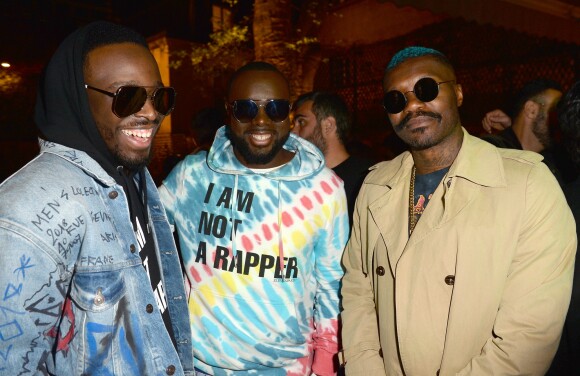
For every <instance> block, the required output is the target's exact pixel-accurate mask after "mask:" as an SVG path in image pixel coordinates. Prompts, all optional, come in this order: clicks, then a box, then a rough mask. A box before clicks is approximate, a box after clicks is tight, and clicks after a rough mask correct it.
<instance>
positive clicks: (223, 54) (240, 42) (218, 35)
mask: <svg viewBox="0 0 580 376" xmlns="http://www.w3.org/2000/svg"><path fill="white" fill-rule="evenodd" d="M249 52H250V48H249V32H248V26H239V25H235V26H233V27H232V28H230V29H226V30H220V31H218V32H215V33H213V34H211V35H210V41H209V43H207V44H204V45H192V48H191V50H190V51H185V50H180V51H175V52H173V53H172V55H171V56H172V59H171V63H170V66H171V68H179V67H180V66H181V65H182V63H183V61H184V60H187V59H188V60H189V61H190V63H191V65H192V67H193V70H194V72H195V73H199V74H202V75H217V74H219V73H221V72H224V71H228V70H231V69H232V68H234V67H235V65H236V64H237V62H238V61H239V58H240V56H244V55H247V54H248V53H249Z"/></svg>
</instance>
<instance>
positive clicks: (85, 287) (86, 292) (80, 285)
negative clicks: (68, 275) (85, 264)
mask: <svg viewBox="0 0 580 376" xmlns="http://www.w3.org/2000/svg"><path fill="white" fill-rule="evenodd" d="M125 291H126V287H125V281H124V280H123V273H122V271H121V270H113V271H104V272H81V273H76V274H75V275H74V277H73V280H72V287H71V298H72V299H73V300H74V302H75V303H76V304H77V305H78V306H79V307H80V308H81V309H83V310H85V311H89V312H103V311H106V310H107V309H109V308H111V307H113V306H114V305H115V304H117V303H118V302H119V300H121V298H122V297H123V295H125Z"/></svg>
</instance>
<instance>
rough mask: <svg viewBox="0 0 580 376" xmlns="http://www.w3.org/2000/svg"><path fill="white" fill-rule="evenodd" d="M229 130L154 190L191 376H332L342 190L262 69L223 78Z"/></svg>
mask: <svg viewBox="0 0 580 376" xmlns="http://www.w3.org/2000/svg"><path fill="white" fill-rule="evenodd" d="M226 101H227V104H226V107H227V117H226V119H227V120H226V122H227V124H226V125H225V126H223V127H222V128H220V129H219V130H218V132H217V134H216V137H215V139H214V142H213V145H212V147H211V149H210V150H209V152H208V153H206V152H204V151H202V152H200V153H198V154H194V155H189V156H187V157H186V158H185V160H184V161H183V162H182V163H180V164H178V165H177V166H176V167H175V169H174V170H173V171H172V172H171V174H170V175H169V176H168V177H167V179H166V180H165V181H164V182H163V184H162V186H161V187H160V188H159V189H160V194H161V199H162V201H163V204H164V206H165V208H166V210H167V214H168V217H169V219H170V222H172V223H174V224H175V226H176V228H177V233H178V236H179V243H180V246H181V253H182V257H183V261H184V264H185V270H186V273H187V278H188V280H189V283H190V284H191V290H190V293H189V308H190V316H191V320H192V331H193V338H195V339H196V341H197V342H196V346H195V348H194V356H195V359H196V367H197V369H196V372H197V373H198V375H226V374H227V375H250V374H255V375H311V374H316V375H334V374H336V372H337V370H336V369H335V368H334V361H333V360H334V359H333V358H335V356H336V353H337V352H338V310H339V296H338V290H339V283H340V279H341V278H342V275H343V272H342V267H341V264H340V259H341V256H342V252H343V249H344V246H345V244H346V240H347V238H348V216H347V206H346V197H345V193H344V187H343V183H342V181H341V180H340V179H339V178H338V177H337V176H336V175H335V174H334V173H333V172H332V171H331V170H330V169H328V168H326V167H325V165H324V157H323V155H322V153H321V152H320V150H318V148H316V147H315V146H314V145H312V144H310V143H309V142H306V141H304V140H302V139H301V138H299V137H296V136H295V135H293V134H291V133H290V119H289V115H290V89H289V87H288V82H287V80H286V78H285V77H284V76H283V75H282V74H281V73H280V72H279V71H278V69H276V67H274V66H273V65H271V64H268V63H264V62H251V63H249V64H247V65H245V66H243V67H241V68H240V69H238V70H237V71H236V72H235V73H234V74H233V76H232V78H231V80H230V83H229V85H228V92H227V99H226Z"/></svg>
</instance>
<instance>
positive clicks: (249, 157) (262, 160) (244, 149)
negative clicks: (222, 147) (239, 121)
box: [225, 125, 290, 165]
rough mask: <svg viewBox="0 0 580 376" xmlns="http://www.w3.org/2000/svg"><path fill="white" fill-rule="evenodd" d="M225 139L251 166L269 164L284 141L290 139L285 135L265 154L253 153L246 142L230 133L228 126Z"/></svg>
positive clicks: (288, 134)
mask: <svg viewBox="0 0 580 376" xmlns="http://www.w3.org/2000/svg"><path fill="white" fill-rule="evenodd" d="M225 134H226V137H227V138H228V139H229V140H230V142H231V143H232V146H233V147H234V149H235V150H236V151H237V152H238V153H240V154H241V155H242V157H243V158H244V160H245V161H246V163H248V164H251V165H265V164H268V163H270V162H272V160H273V159H274V158H275V157H276V155H278V153H279V152H280V150H282V148H283V147H284V144H285V143H286V140H288V137H290V133H287V134H286V136H285V137H284V138H281V139H279V140H277V141H276V142H275V143H274V145H272V149H270V151H269V152H266V153H254V152H253V151H252V149H251V148H250V145H249V144H248V142H247V141H246V140H244V139H243V138H242V137H238V136H236V135H235V134H234V133H233V132H232V131H231V127H230V126H229V125H228V126H227V127H226V133H225Z"/></svg>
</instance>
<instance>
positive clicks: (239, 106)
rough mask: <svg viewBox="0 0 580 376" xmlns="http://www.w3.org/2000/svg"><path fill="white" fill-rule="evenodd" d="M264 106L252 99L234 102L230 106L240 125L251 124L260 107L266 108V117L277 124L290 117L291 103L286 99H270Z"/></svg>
mask: <svg viewBox="0 0 580 376" xmlns="http://www.w3.org/2000/svg"><path fill="white" fill-rule="evenodd" d="M265 102H267V103H264V104H258V103H256V102H255V101H254V100H252V99H238V100H235V101H233V102H232V103H231V104H230V106H231V107H232V110H233V111H232V113H233V115H234V117H235V118H236V120H237V121H239V122H240V123H249V122H251V121H252V120H254V118H255V117H256V116H258V112H259V110H260V107H264V109H265V110H266V115H268V117H269V118H270V120H272V121H273V122H275V123H279V122H281V121H284V120H286V119H287V118H288V115H290V101H288V100H286V99H268V100H266V101H265Z"/></svg>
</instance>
